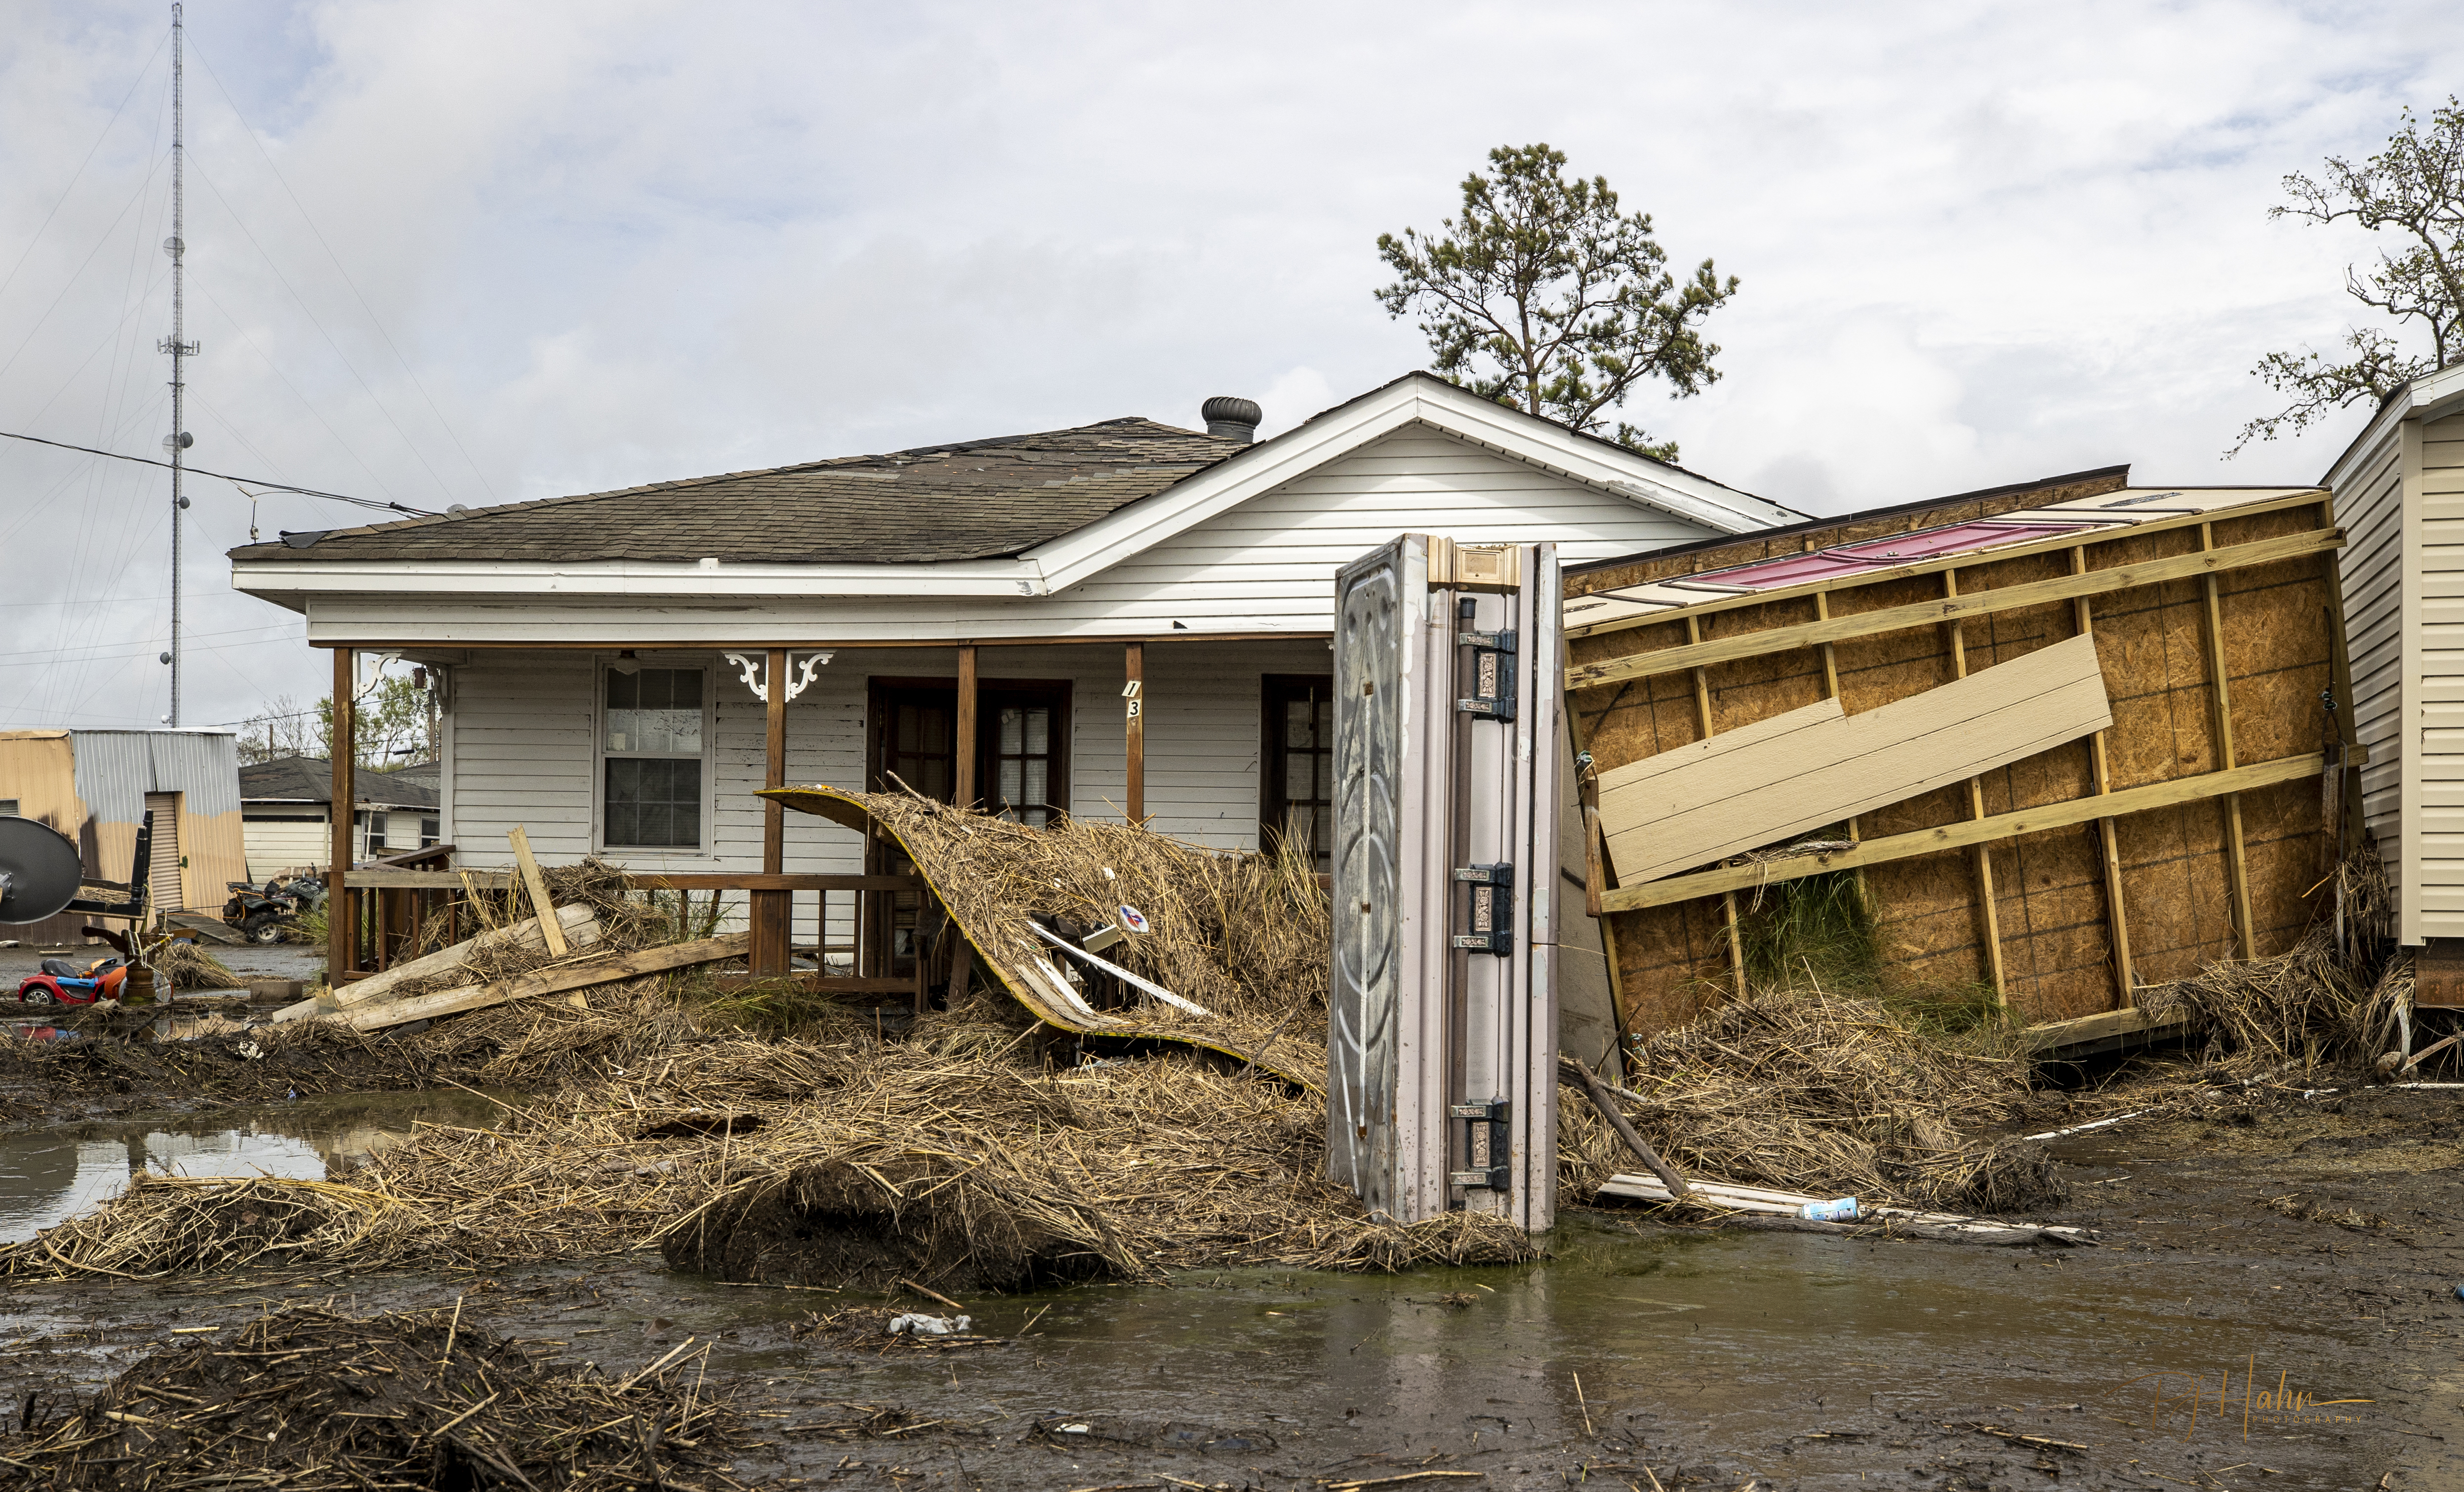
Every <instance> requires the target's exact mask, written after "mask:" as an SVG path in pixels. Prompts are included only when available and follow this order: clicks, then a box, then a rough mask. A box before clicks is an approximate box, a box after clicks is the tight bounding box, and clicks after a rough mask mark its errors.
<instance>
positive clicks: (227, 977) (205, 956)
mask: <svg viewBox="0 0 2464 1492" xmlns="http://www.w3.org/2000/svg"><path fill="white" fill-rule="evenodd" d="M147 962H149V963H151V964H152V965H153V966H154V982H155V987H156V988H157V989H163V990H232V989H238V988H239V987H240V979H239V976H238V975H236V974H233V973H231V970H230V969H229V968H228V967H226V966H225V965H224V963H223V961H222V960H221V959H219V958H216V957H215V956H214V955H213V954H209V953H207V952H206V951H205V950H204V949H202V948H199V947H198V946H197V945H196V944H194V943H191V942H189V941H187V939H186V938H175V939H173V940H172V941H170V942H168V943H165V944H164V945H163V947H162V948H161V949H160V950H158V951H157V952H156V953H155V954H153V956H152V957H151V958H149V959H148V960H147Z"/></svg>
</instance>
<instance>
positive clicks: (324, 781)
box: [239, 757, 442, 886]
mask: <svg viewBox="0 0 2464 1492" xmlns="http://www.w3.org/2000/svg"><path fill="white" fill-rule="evenodd" d="M333 773H334V766H333V763H332V762H330V761H327V760H326V759H325V758H324V757H275V758H274V759H273V760H272V761H253V762H249V763H247V764H246V765H244V766H242V767H241V768H240V769H239V793H240V819H241V822H242V823H243V825H244V826H245V827H246V829H247V833H248V878H249V879H250V880H251V881H252V882H254V883H256V884H258V885H260V886H261V885H263V884H264V883H265V882H266V881H267V880H268V879H270V878H272V877H274V876H277V875H288V874H294V873H297V872H299V871H305V870H322V869H324V868H325V867H326V866H327V864H328V862H330V861H332V859H333V858H334V831H333V828H332V823H333V819H332V814H333V806H334V804H333V798H334V789H333V780H334V778H333ZM357 780H358V787H357V791H356V792H355V793H354V795H353V796H355V797H357V798H358V799H359V806H358V807H357V808H356V809H354V810H353V812H352V816H351V858H352V860H354V861H361V860H370V859H374V858H375V857H377V856H379V855H390V854H397V853H399V852H401V851H403V850H407V849H425V848H426V847H428V846H429V845H433V844H435V843H437V841H438V839H439V837H440V834H441V830H442V818H441V816H440V815H439V814H438V812H437V807H436V787H437V765H436V763H433V762H428V763H423V764H421V765H418V766H409V767H403V768H400V769H398V770H396V771H392V772H363V773H361V774H359V775H358V779H357Z"/></svg>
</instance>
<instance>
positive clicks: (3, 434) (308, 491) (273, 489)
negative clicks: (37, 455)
mask: <svg viewBox="0 0 2464 1492" xmlns="http://www.w3.org/2000/svg"><path fill="white" fill-rule="evenodd" d="M0 440H22V441H28V442H31V443H33V444H34V445H37V446H51V447H55V448H56V449H58V450H75V451H79V452H82V453H83V454H86V455H89V456H103V457H107V458H108V459H110V460H113V461H134V462H136V463H138V464H139V465H141V466H150V467H162V468H163V469H165V471H168V470H169V469H170V466H171V463H169V462H168V461H156V460H154V459H153V458H151V457H149V456H130V455H122V454H121V452H119V451H117V450H96V449H94V448H93V447H92V446H72V445H70V444H69V443H68V442H67V441H64V440H45V439H44V438H43V437H41V436H40V435H20V434H18V433H17V432H16V431H14V430H0ZM185 470H187V471H190V472H196V473H197V474H198V475H199V476H211V477H217V478H220V479H221V480H223V481H226V482H230V483H231V484H233V485H235V486H236V485H237V484H239V483H242V482H245V483H247V484H248V487H262V488H264V489H265V490H266V491H267V492H270V493H297V494H299V495H300V496H302V497H322V498H325V499H326V500H328V501H330V502H347V503H350V504H351V505H352V506H354V507H360V508H374V509H377V510H378V511H380V512H393V513H407V514H408V515H410V516H412V517H414V518H441V517H443V516H445V515H443V514H441V513H432V512H430V511H429V510H428V509H426V508H413V507H409V506H407V505H406V504H403V503H398V502H378V501H376V500H375V499H374V498H371V497H353V496H351V495H349V494H345V493H323V492H319V491H318V490H317V489H316V488H313V487H294V486H292V485H291V484H290V483H289V482H269V481H267V480H265V479H264V478H263V477H257V476H233V475H231V473H230V472H209V471H207V470H206V469H205V468H204V467H198V466H192V467H185ZM248 487H242V488H241V489H240V490H241V491H242V492H246V491H247V490H248Z"/></svg>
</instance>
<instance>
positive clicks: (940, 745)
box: [864, 678, 1069, 978]
mask: <svg viewBox="0 0 2464 1492" xmlns="http://www.w3.org/2000/svg"><path fill="white" fill-rule="evenodd" d="M869 717H870V720H871V733H870V735H871V739H870V741H869V751H868V757H869V764H868V769H867V771H866V774H865V778H866V785H867V787H869V789H870V790H871V791H873V792H876V793H895V792H901V791H907V790H913V791H914V792H916V793H919V794H921V795H923V796H924V797H926V798H930V799H932V800H933V801H935V802H944V803H946V802H951V801H954V800H955V798H956V795H957V787H958V771H957V764H958V753H959V752H960V751H961V750H966V751H969V752H970V753H971V754H972V755H973V757H974V758H975V779H976V788H975V806H976V807H978V808H979V809H980V810H982V811H984V812H988V813H997V814H999V815H1001V817H1002V818H1005V819H1011V820H1015V821H1016V822H1018V823H1026V824H1032V825H1034V826H1036V827H1039V828H1040V827H1042V826H1044V825H1045V824H1047V823H1052V822H1053V821H1054V820H1056V819H1058V818H1059V817H1060V816H1061V815H1063V814H1065V813H1067V812H1068V810H1069V682H1068V680H1067V679H1059V680H1050V679H988V680H984V681H983V682H981V683H979V685H978V686H977V689H976V738H975V740H974V741H972V742H963V743H962V742H961V741H960V740H959V739H958V691H957V685H956V684H955V683H954V682H952V681H950V680H946V679H880V678H877V679H874V680H873V681H872V688H871V710H870V712H869ZM865 868H866V870H867V872H868V873H869V874H872V875H912V874H913V873H914V869H915V867H914V866H913V864H911V863H910V862H909V861H908V859H907V857H906V856H905V855H903V854H901V853H899V850H898V846H897V845H894V844H891V843H890V842H889V841H887V840H875V841H873V842H872V843H871V844H870V845H869V846H868V848H867V852H866V860H865ZM869 901H870V904H871V911H870V913H869V919H870V920H869V926H868V927H867V928H866V930H865V941H866V944H867V946H868V947H869V949H871V950H874V951H875V952H874V953H873V954H871V955H869V957H868V958H867V960H866V962H867V963H868V964H869V965H870V966H871V967H869V968H868V969H867V970H865V971H864V972H865V973H867V974H868V975H869V976H872V977H876V978H906V977H910V976H913V973H914V970H915V957H916V954H917V953H918V952H919V951H920V952H921V953H922V954H923V955H924V956H926V957H928V958H930V957H933V956H934V955H935V953H936V952H938V950H937V949H936V946H935V945H936V943H937V942H938V941H939V933H940V929H939V927H938V925H937V924H938V920H939V919H938V918H937V917H934V916H928V915H927V914H926V911H925V898H924V896H923V895H922V893H920V892H915V891H897V892H892V893H891V894H889V895H886V896H873V897H870V898H869ZM941 962H942V963H943V964H944V965H946V962H947V960H946V958H945V959H942V960H941ZM936 977H938V975H937V974H936Z"/></svg>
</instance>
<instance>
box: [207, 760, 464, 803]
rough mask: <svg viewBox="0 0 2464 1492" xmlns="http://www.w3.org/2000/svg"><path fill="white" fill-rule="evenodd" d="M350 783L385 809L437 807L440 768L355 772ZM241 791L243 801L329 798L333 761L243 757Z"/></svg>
mask: <svg viewBox="0 0 2464 1492" xmlns="http://www.w3.org/2000/svg"><path fill="white" fill-rule="evenodd" d="M422 765H423V766H428V765H429V764H427V763H422ZM351 787H352V791H353V792H355V793H356V794H358V796H359V800H360V801H362V802H363V803H375V804H378V805H379V806H381V807H385V808H433V807H435V806H436V792H437V788H436V773H435V769H434V768H433V767H432V766H429V770H427V771H425V772H422V771H421V770H420V769H419V768H417V767H406V768H404V769H403V770H401V771H399V772H368V771H362V772H356V773H353V774H352V776H351ZM239 796H240V801H242V802H258V803H262V802H277V803H283V802H288V803H298V802H307V803H325V802H331V801H333V798H334V764H333V763H332V762H330V761H328V760H326V759H325V758H324V757H275V758H274V759H273V760H272V761H249V762H242V763H241V764H240V769H239Z"/></svg>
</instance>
